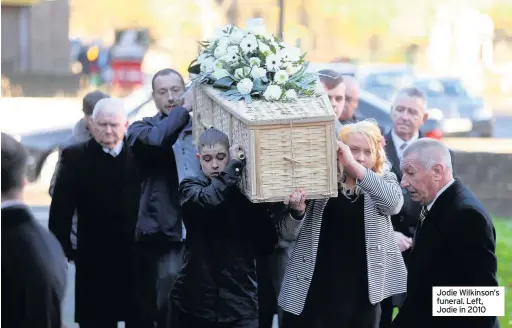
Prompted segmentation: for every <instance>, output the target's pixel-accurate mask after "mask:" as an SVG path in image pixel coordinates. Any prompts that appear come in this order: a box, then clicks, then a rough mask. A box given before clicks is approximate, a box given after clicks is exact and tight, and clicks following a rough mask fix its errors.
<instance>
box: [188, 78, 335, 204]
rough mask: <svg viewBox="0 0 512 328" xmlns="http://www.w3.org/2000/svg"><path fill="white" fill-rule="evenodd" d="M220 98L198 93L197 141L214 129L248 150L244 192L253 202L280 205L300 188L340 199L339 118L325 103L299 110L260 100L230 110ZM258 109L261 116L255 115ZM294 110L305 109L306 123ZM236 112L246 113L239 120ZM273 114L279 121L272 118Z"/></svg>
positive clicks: (309, 101)
mask: <svg viewBox="0 0 512 328" xmlns="http://www.w3.org/2000/svg"><path fill="white" fill-rule="evenodd" d="M212 97H213V98H212ZM220 97H221V96H220V95H219V93H218V92H217V93H214V92H211V87H204V86H200V87H198V88H196V90H195V100H196V105H195V107H194V108H195V109H194V116H193V117H194V126H193V129H194V137H195V140H197V137H198V136H199V135H200V134H201V133H202V132H203V131H204V130H205V129H207V128H209V127H215V128H217V129H219V130H221V131H223V132H224V133H226V134H227V135H228V136H229V139H230V142H231V143H237V144H239V145H241V146H242V147H243V148H244V149H245V151H246V154H247V166H246V170H244V173H243V176H242V181H241V184H240V189H241V190H242V191H243V192H244V193H245V195H246V196H247V197H248V198H249V199H250V200H251V201H253V202H281V201H283V199H284V198H285V196H286V195H289V194H290V192H291V191H293V190H294V189H295V188H299V187H300V188H304V189H305V190H306V192H307V194H308V198H309V199H318V198H327V197H334V196H336V195H337V185H336V158H335V154H334V147H335V136H334V115H331V112H332V110H331V108H330V106H329V104H326V103H325V102H324V101H323V100H322V98H306V99H301V101H300V104H298V105H297V104H294V103H285V104H283V103H268V102H265V101H256V102H253V104H249V105H247V104H245V103H244V102H239V103H238V104H236V106H234V107H233V104H234V103H231V102H229V101H227V105H229V106H231V107H227V106H226V100H225V99H222V98H220ZM251 105H252V107H251V108H250V109H249V106H251ZM259 105H261V106H262V109H261V112H262V113H263V114H261V115H257V113H256V112H257V111H259V109H258V107H257V106H259ZM272 106H277V107H279V108H281V109H277V112H278V113H274V114H272V113H270V110H271V108H277V107H272ZM292 106H295V107H293V108H295V109H297V108H303V109H304V111H303V112H302V113H304V112H307V114H306V115H309V116H306V118H307V119H306V120H304V119H303V118H302V117H298V115H297V114H296V113H293V110H291V109H290V108H291V107H292ZM306 109H309V110H306ZM234 110H239V111H241V112H242V114H240V113H238V115H236V113H233V112H232V111H234ZM314 112H316V113H318V114H319V116H314V115H313V113H314ZM326 112H329V114H328V115H325V113H326ZM286 113H290V117H288V116H286ZM265 115H266V118H265ZM272 115H273V116H274V117H278V118H279V119H270V118H269V117H270V116H272ZM248 117H249V118H250V119H248ZM258 118H261V119H262V120H264V121H260V120H258ZM262 122H267V123H266V124H263V123H262Z"/></svg>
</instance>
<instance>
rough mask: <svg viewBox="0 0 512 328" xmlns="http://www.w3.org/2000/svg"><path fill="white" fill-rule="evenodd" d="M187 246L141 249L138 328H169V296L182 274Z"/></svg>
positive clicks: (140, 246)
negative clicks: (179, 275)
mask: <svg viewBox="0 0 512 328" xmlns="http://www.w3.org/2000/svg"><path fill="white" fill-rule="evenodd" d="M183 250H184V245H183V243H173V244H171V245H168V247H165V248H160V247H155V246H153V245H152V246H149V245H144V244H141V245H139V246H138V254H137V256H138V261H137V262H138V263H137V274H138V275H137V297H138V315H137V317H138V322H139V323H140V327H138V328H169V327H170V326H169V309H170V306H169V293H170V292H171V289H172V285H173V283H174V281H175V280H176V277H177V275H178V273H179V271H180V270H181V266H182V262H183Z"/></svg>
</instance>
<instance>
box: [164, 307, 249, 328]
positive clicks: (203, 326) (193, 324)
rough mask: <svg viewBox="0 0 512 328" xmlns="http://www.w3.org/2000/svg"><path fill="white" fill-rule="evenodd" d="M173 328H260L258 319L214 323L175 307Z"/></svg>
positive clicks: (172, 321) (173, 310)
mask: <svg viewBox="0 0 512 328" xmlns="http://www.w3.org/2000/svg"><path fill="white" fill-rule="evenodd" d="M170 327H172V328H258V318H254V319H239V320H237V321H234V322H213V321H209V320H206V319H203V318H199V317H196V316H193V315H190V314H188V313H185V312H183V311H181V310H180V309H178V308H176V307H174V308H173V309H172V313H171V320H170Z"/></svg>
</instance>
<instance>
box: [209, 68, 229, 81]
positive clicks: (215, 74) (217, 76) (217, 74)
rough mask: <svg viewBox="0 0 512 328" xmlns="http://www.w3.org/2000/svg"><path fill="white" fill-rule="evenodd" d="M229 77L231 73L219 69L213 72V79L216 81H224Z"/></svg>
mask: <svg viewBox="0 0 512 328" xmlns="http://www.w3.org/2000/svg"><path fill="white" fill-rule="evenodd" d="M226 76H229V73H228V71H227V70H225V69H217V70H215V71H214V72H213V74H212V77H213V78H214V79H216V80H218V79H222V78H223V77H226Z"/></svg>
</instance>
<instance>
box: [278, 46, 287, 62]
mask: <svg viewBox="0 0 512 328" xmlns="http://www.w3.org/2000/svg"><path fill="white" fill-rule="evenodd" d="M276 56H278V57H279V59H281V61H282V62H289V61H290V59H288V50H287V49H286V48H284V49H281V50H278V51H277V52H276Z"/></svg>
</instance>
